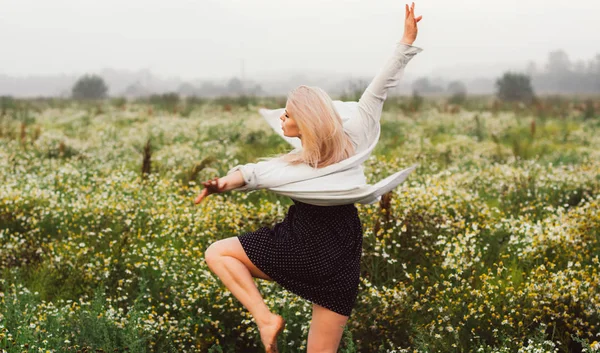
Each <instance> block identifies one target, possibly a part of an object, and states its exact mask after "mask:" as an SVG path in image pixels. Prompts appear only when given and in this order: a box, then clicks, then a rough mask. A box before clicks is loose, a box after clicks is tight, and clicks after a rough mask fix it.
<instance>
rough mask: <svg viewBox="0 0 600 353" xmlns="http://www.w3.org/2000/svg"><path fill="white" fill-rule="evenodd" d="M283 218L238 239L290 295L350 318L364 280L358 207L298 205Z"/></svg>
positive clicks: (295, 202) (246, 250)
mask: <svg viewBox="0 0 600 353" xmlns="http://www.w3.org/2000/svg"><path fill="white" fill-rule="evenodd" d="M292 201H294V204H293V205H291V206H290V207H289V209H288V212H287V214H286V216H285V219H284V220H283V221H281V222H279V223H277V224H275V225H274V226H273V227H272V228H269V227H262V228H259V229H258V230H256V231H253V232H248V233H244V234H242V235H240V236H239V237H238V238H239V240H240V243H241V244H242V247H243V248H244V251H245V252H246V255H247V256H248V258H249V259H250V261H252V263H253V264H254V265H255V266H256V267H258V268H259V269H260V270H262V271H263V272H264V273H266V274H267V275H268V276H269V277H271V278H272V279H273V280H274V281H275V282H277V283H279V284H280V285H281V286H282V287H284V288H285V289H287V290H288V291H290V292H292V293H294V294H297V295H299V296H300V297H302V298H304V299H306V300H308V301H310V302H312V303H315V304H318V305H321V306H323V307H325V308H327V309H329V310H332V311H334V312H336V313H338V314H341V315H345V316H350V313H351V312H352V308H353V306H354V303H355V302H356V297H357V295H358V284H359V277H360V259H361V256H362V234H363V230H362V224H361V222H360V218H359V217H358V210H357V209H356V207H355V206H354V204H348V205H337V206H315V205H311V204H306V203H303V202H300V201H298V200H294V199H292Z"/></svg>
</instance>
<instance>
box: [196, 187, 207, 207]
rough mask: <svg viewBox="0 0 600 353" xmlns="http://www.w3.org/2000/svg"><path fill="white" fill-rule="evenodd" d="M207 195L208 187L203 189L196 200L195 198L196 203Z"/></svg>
mask: <svg viewBox="0 0 600 353" xmlns="http://www.w3.org/2000/svg"><path fill="white" fill-rule="evenodd" d="M205 197H206V189H203V190H202V192H201V193H200V195H198V197H196V200H194V203H195V204H199V203H200V201H202V199H204V198H205Z"/></svg>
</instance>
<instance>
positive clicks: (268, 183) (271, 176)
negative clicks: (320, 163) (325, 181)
mask: <svg viewBox="0 0 600 353" xmlns="http://www.w3.org/2000/svg"><path fill="white" fill-rule="evenodd" d="M294 151H296V150H294ZM294 151H292V152H294ZM327 168H328V167H325V168H321V169H318V170H317V169H315V168H312V167H310V166H309V165H307V164H297V165H291V164H289V163H288V162H286V161H284V160H283V158H282V157H277V158H273V159H269V160H266V161H260V162H257V163H247V164H241V165H237V166H235V167H233V168H231V169H230V170H229V171H228V172H227V174H228V175H229V174H231V173H233V172H235V171H237V170H239V171H240V172H241V173H242V177H243V178H244V182H246V184H245V185H244V186H242V187H239V188H236V189H235V190H239V191H250V190H258V189H270V188H275V187H278V186H282V185H286V184H289V183H293V182H297V181H301V180H308V179H312V178H315V177H318V176H320V175H324V174H327V172H330V169H327Z"/></svg>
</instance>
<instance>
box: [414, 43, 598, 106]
mask: <svg viewBox="0 0 600 353" xmlns="http://www.w3.org/2000/svg"><path fill="white" fill-rule="evenodd" d="M520 73H521V74H524V75H526V76H528V77H530V79H531V84H532V85H533V88H534V89H535V92H536V93H538V94H597V93H600V54H597V55H596V56H595V57H594V58H592V59H591V60H588V61H583V60H578V61H575V62H572V61H571V60H570V59H569V56H568V55H567V53H566V52H565V51H563V50H556V51H553V52H550V53H549V54H548V60H547V62H546V63H545V64H544V65H543V66H538V65H537V64H536V63H534V62H530V63H529V64H528V65H527V67H526V68H525V69H524V70H523V71H522V72H520ZM493 83H494V81H493V80H491V79H489V82H487V83H486V84H485V85H486V86H490V87H491V86H492V85H493ZM471 84H472V82H465V83H463V82H461V81H452V82H446V81H444V80H441V79H437V80H436V79H431V78H429V77H420V78H418V79H416V80H415V81H413V83H412V89H413V91H416V92H418V93H419V94H423V95H438V94H448V95H452V94H455V92H456V90H457V88H458V89H459V90H465V91H472V89H473V87H472V85H471ZM475 91H477V89H475Z"/></svg>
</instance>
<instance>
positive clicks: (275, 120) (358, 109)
mask: <svg viewBox="0 0 600 353" xmlns="http://www.w3.org/2000/svg"><path fill="white" fill-rule="evenodd" d="M421 51H423V49H421V48H419V47H416V46H412V45H408V44H404V43H398V44H397V45H396V49H395V50H394V53H393V55H392V57H391V58H390V59H389V60H388V61H387V62H386V64H385V66H384V67H383V68H382V70H381V71H380V72H379V74H377V76H376V77H375V78H374V79H373V81H372V82H371V83H370V84H369V86H368V87H367V89H366V90H365V92H364V93H363V95H362V96H361V97H360V99H359V101H358V102H341V101H334V105H335V108H336V110H337V111H338V113H339V114H340V117H341V118H342V122H343V127H344V131H345V132H346V133H347V134H348V136H349V137H350V139H351V141H352V143H353V144H354V147H355V152H356V153H355V154H354V155H353V156H351V157H349V158H346V159H344V160H342V161H340V162H338V163H335V164H332V165H328V166H326V167H323V168H313V167H311V166H309V165H308V164H297V165H291V164H289V163H287V162H285V161H283V160H282V159H281V157H280V158H275V159H272V160H269V161H261V162H257V163H248V164H244V165H237V166H235V167H233V168H232V169H230V170H229V171H228V172H227V174H231V173H233V172H235V171H237V170H240V171H241V173H242V176H243V178H244V181H245V182H246V185H244V186H242V187H239V188H237V189H234V190H239V191H252V190H259V189H268V190H271V191H273V192H275V193H277V194H280V195H285V196H288V197H290V198H292V199H295V200H298V201H301V202H304V203H308V204H313V205H319V206H331V205H345V204H350V203H355V202H358V203H362V204H370V203H374V202H377V201H379V200H380V199H381V195H383V194H385V193H387V192H389V191H391V190H392V189H394V188H395V187H396V186H398V185H399V184H400V183H401V182H403V181H404V180H405V179H406V178H407V177H408V174H410V172H412V171H413V170H414V169H415V168H416V167H417V165H418V164H414V165H412V166H410V167H409V168H406V169H404V170H401V171H398V172H396V173H394V174H392V175H390V176H389V177H387V178H385V179H383V180H381V181H379V182H378V183H376V184H375V185H370V184H367V183H366V178H365V175H364V167H363V166H362V163H363V162H364V161H365V160H367V158H369V156H370V155H371V152H372V151H373V149H374V148H375V146H376V145H377V141H379V135H380V132H381V129H380V128H381V126H380V118H381V111H382V108H383V103H384V101H385V99H386V98H387V92H388V90H389V89H390V88H392V87H395V86H396V85H397V84H398V81H399V80H400V78H401V77H402V74H403V72H404V67H405V66H406V64H408V62H409V61H410V60H411V59H412V57H413V56H414V55H416V54H417V53H420V52H421ZM282 111H283V108H281V109H275V110H268V109H261V110H260V113H261V115H262V116H263V118H265V120H266V121H267V122H268V123H269V125H270V126H271V127H272V128H273V129H274V130H275V131H276V132H277V133H278V134H279V135H280V136H282V137H283V138H284V139H285V140H286V141H287V142H289V143H290V144H291V145H292V146H294V147H296V149H295V150H294V151H292V152H297V151H298V150H299V149H301V148H302V143H301V141H300V139H298V138H290V137H287V136H284V135H283V131H282V130H281V126H280V123H279V116H280V115H281V113H282Z"/></svg>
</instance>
